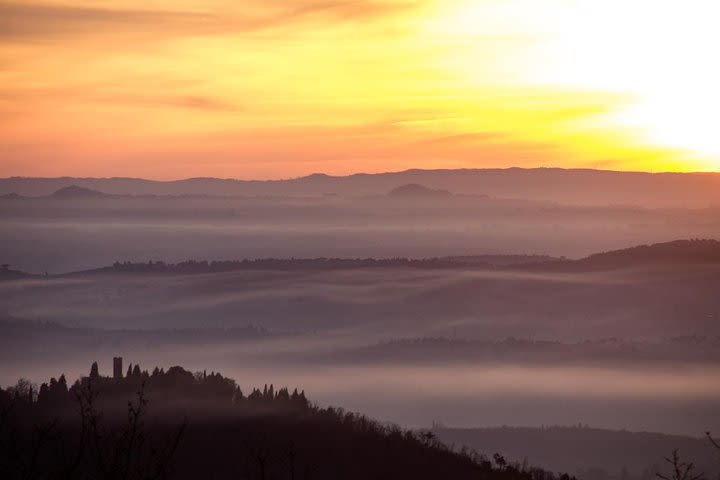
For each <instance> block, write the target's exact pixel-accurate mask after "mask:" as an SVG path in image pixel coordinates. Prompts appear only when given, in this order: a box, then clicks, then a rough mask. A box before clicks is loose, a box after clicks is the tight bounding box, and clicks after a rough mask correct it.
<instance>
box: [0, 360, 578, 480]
mask: <svg viewBox="0 0 720 480" xmlns="http://www.w3.org/2000/svg"><path fill="white" fill-rule="evenodd" d="M118 370H119V371H118V372H116V373H115V374H114V378H106V377H101V376H100V375H99V372H98V368H97V364H94V365H93V367H92V369H91V371H90V375H89V376H88V377H83V378H81V379H80V380H78V381H76V382H75V384H74V385H72V386H71V387H68V384H67V381H66V379H65V377H64V376H61V377H60V378H59V379H57V380H56V379H54V378H53V379H51V380H50V382H49V383H47V384H43V385H42V386H41V387H40V389H39V392H37V393H36V392H35V389H34V387H33V386H32V385H31V384H30V383H29V382H27V381H25V380H20V381H18V383H17V385H16V386H15V387H11V388H9V389H7V390H4V391H3V390H0V477H1V478H3V479H8V480H10V479H15V478H23V479H33V478H37V479H46V478H66V479H74V478H83V479H84V478H93V479H94V478H103V479H154V478H157V479H162V478H177V479H199V478H228V479H229V478H233V479H263V480H264V479H268V480H269V479H367V478H373V479H406V478H412V479H438V478H452V479H465V478H468V479H470V478H472V479H498V480H501V479H503V480H504V479H506V480H511V479H518V480H553V479H555V478H561V479H563V480H569V478H570V477H568V476H566V475H562V476H561V477H556V476H555V475H553V474H551V473H548V472H545V471H543V470H540V469H536V468H524V469H520V468H519V467H516V466H513V465H509V464H508V463H507V462H506V461H505V460H504V458H502V457H501V456H499V455H497V456H495V457H494V458H493V460H492V461H491V460H489V459H488V458H486V457H484V456H481V455H478V454H476V453H474V452H471V451H468V450H465V449H463V450H461V451H455V450H454V449H451V448H448V447H446V446H445V445H443V444H442V443H440V442H439V441H437V440H436V439H435V437H434V435H433V434H432V432H412V431H404V430H402V429H400V428H398V427H394V426H386V425H382V424H379V423H377V422H375V421H373V420H370V419H368V418H366V417H365V416H363V415H359V414H354V413H349V412H345V411H343V410H342V409H338V408H319V407H316V406H313V405H312V404H310V403H309V402H308V401H307V399H306V398H305V394H304V392H300V393H298V391H297V390H294V391H293V392H292V393H290V392H289V390H288V389H286V388H282V389H279V390H277V391H276V390H275V389H274V388H273V386H272V385H271V386H270V387H268V386H267V385H266V386H265V387H264V389H263V390H262V391H260V390H259V389H254V390H253V391H252V393H250V395H247V396H246V395H244V394H243V392H242V391H241V390H240V388H239V387H238V386H237V385H236V383H235V382H234V381H233V380H231V379H229V378H225V377H223V376H222V375H220V374H216V373H214V372H213V373H210V374H208V373H207V372H203V373H196V374H192V373H190V372H188V371H186V370H184V369H183V368H181V367H172V368H170V369H168V371H167V372H166V371H164V370H159V369H157V368H156V369H155V370H154V371H153V372H152V373H149V372H147V371H141V370H140V368H139V366H137V365H136V366H135V367H132V366H131V367H129V368H128V371H127V375H123V374H122V368H121V367H120V368H119V369H118Z"/></svg>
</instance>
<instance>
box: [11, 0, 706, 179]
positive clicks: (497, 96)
mask: <svg viewBox="0 0 720 480" xmlns="http://www.w3.org/2000/svg"><path fill="white" fill-rule="evenodd" d="M628 4H629V5H628ZM718 14H720V8H719V7H716V6H715V2H713V1H708V0H687V1H683V2H679V1H678V2H659V1H657V0H653V1H645V0H633V1H632V2H627V1H626V0H604V1H589V0H476V1H471V0H422V1H414V0H397V1H395V0H375V1H363V0H357V1H353V0H272V1H270V0H179V1H172V2H171V1H169V0H143V1H138V0H123V1H119V0H108V1H104V2H99V1H87V0H52V1H45V2H43V3H30V2H25V1H17V0H16V1H10V2H7V1H2V0H0V127H1V128H0V176H11V175H27V176H60V175H73V176H135V177H148V178H160V179H172V178H184V177H192V176H220V177H236V178H287V177H294V176H299V175H304V174H308V173H312V172H320V171H321V172H325V173H330V174H347V173H353V172H357V171H366V172H375V171H388V170H401V169H405V168H413V167H414V168H456V167H502V166H527V167H533V166H560V167H594V168H612V169H628V170H650V171H660V170H719V169H720V133H718V125H720V118H719V117H720V113H719V112H720V95H719V94H718V87H717V85H719V84H720V62H717V60H715V56H716V52H714V50H715V49H716V48H717V45H720V33H718V32H719V30H718V29H717V28H716V21H717V18H719V15H718Z"/></svg>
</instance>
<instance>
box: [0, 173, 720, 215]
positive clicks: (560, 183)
mask: <svg viewBox="0 0 720 480" xmlns="http://www.w3.org/2000/svg"><path fill="white" fill-rule="evenodd" d="M407 184H420V185H431V186H432V188H434V189H440V190H448V191H451V192H453V193H454V194H462V195H489V196H491V197H496V198H522V199H529V200H537V201H550V202H557V203H567V204H579V205H621V204H622V205H638V206H647V207H693V208H700V207H708V206H718V205H720V195H718V193H717V192H718V191H720V174H718V173H644V172H618V171H609V170H587V169H559V168H535V169H521V168H509V169H461V170H406V171H402V172H388V173H375V174H365V173H358V174H353V175H349V176H330V175H325V174H313V175H309V176H306V177H300V178H295V179H287V180H233V179H218V178H189V179H184V180H173V181H159V180H146V179H138V178H119V177H118V178H73V177H58V178H27V177H11V178H3V179H0V195H5V194H11V193H16V194H19V195H24V196H46V195H50V194H52V193H53V192H55V191H57V190H59V189H62V188H65V187H69V186H71V185H75V186H77V187H82V188H87V189H91V190H97V191H100V192H103V193H107V194H114V195H223V196H224V195H227V196H243V195H247V196H262V195H272V196H308V195H323V194H328V193H337V194H340V195H344V196H365V195H386V194H387V192H389V191H391V190H393V189H395V188H397V187H399V186H402V185H407Z"/></svg>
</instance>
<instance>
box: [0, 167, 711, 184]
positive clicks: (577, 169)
mask: <svg viewBox="0 0 720 480" xmlns="http://www.w3.org/2000/svg"><path fill="white" fill-rule="evenodd" d="M511 170H522V171H536V170H547V171H550V170H555V171H563V172H598V173H627V174H636V175H720V171H719V170H707V171H704V170H693V171H659V172H656V171H648V170H614V169H602V168H590V167H573V168H569V167H542V166H540V167H478V168H467V167H463V168H407V169H405V170H389V171H385V172H362V171H361V172H355V173H348V174H345V175H331V174H327V173H324V172H313V173H309V174H306V175H300V176H297V177H287V178H267V179H257V178H240V177H213V176H207V177H203V176H201V177H180V178H174V179H160V178H153V177H128V176H109V177H104V176H98V177H94V176H72V175H61V176H24V175H11V176H7V177H0V181H5V180H61V179H74V180H144V181H149V182H158V183H176V182H184V181H189V180H220V181H233V182H258V183H261V182H291V181H297V180H304V179H309V178H313V177H324V178H332V179H342V178H351V177H357V176H379V175H399V174H403V173H413V172H427V173H432V172H479V171H505V172H506V171H511Z"/></svg>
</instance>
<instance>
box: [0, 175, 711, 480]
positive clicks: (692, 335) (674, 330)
mask: <svg viewBox="0 0 720 480" xmlns="http://www.w3.org/2000/svg"><path fill="white" fill-rule="evenodd" d="M441 186H442V185H441ZM433 187H434V185H433ZM21 193H27V192H21ZM35 193H37V192H35ZM42 193H43V195H41V196H34V197H31V196H25V195H6V196H4V197H2V198H0V233H1V235H0V252H2V258H0V261H2V262H3V263H5V265H3V266H2V269H0V385H2V386H7V385H12V384H14V383H15V382H16V380H17V379H18V377H19V376H23V377H27V378H28V379H29V380H30V381H31V382H33V383H35V384H39V383H41V382H43V381H46V380H47V378H49V377H50V376H57V375H58V374H59V373H65V374H66V375H67V376H68V378H71V379H74V378H78V377H81V376H83V375H85V374H86V373H87V367H88V365H89V364H90V363H91V362H93V361H98V362H99V364H100V371H101V374H102V375H110V367H111V362H110V360H111V359H112V358H113V357H117V356H122V357H123V358H125V359H127V360H128V361H131V362H133V363H135V364H138V363H139V364H141V365H143V366H144V367H151V366H155V365H158V366H164V367H165V368H166V369H167V368H169V367H171V366H173V365H177V364H180V365H183V366H184V367H185V368H187V369H188V370H190V371H204V370H210V369H212V370H214V371H220V372H222V373H223V374H225V375H228V376H229V377H231V378H234V379H235V380H236V381H237V382H238V385H240V386H241V387H242V388H243V389H246V388H250V387H252V386H256V385H262V384H265V383H274V384H275V385H288V386H297V387H301V388H303V389H305V391H307V392H309V394H311V397H312V400H313V401H314V402H317V404H318V405H320V406H322V407H324V406H329V405H334V406H342V407H343V408H345V409H347V410H349V411H358V412H362V413H363V414H367V415H369V416H370V417H372V418H375V419H378V420H379V421H381V422H394V423H397V424H399V425H401V426H403V427H406V428H413V429H419V428H432V431H433V432H435V433H434V434H435V435H437V438H439V439H440V440H442V441H444V442H447V443H448V444H458V445H460V444H462V445H467V446H469V447H473V448H477V449H478V450H479V451H485V452H486V453H487V452H491V451H492V452H501V453H503V454H504V455H506V456H507V457H508V458H509V459H512V460H513V461H518V462H522V461H523V459H524V458H525V457H528V458H529V459H530V461H531V462H532V464H536V465H541V466H547V467H548V468H551V469H553V470H555V471H567V472H569V473H571V474H574V475H577V476H578V478H581V479H587V480H604V479H606V478H650V477H652V476H653V475H654V472H655V470H657V468H658V466H657V464H661V463H662V456H663V455H667V454H668V453H669V449H670V450H671V449H672V448H675V447H674V446H673V444H678V443H679V444H680V445H678V447H683V446H684V447H683V448H685V450H686V451H687V454H688V455H690V456H694V458H697V461H698V462H700V464H701V465H702V466H703V468H705V467H707V468H708V469H710V470H708V471H712V470H711V469H712V468H714V467H713V465H714V464H713V462H712V461H711V459H712V458H713V457H712V454H713V453H714V451H713V450H712V449H710V450H709V451H708V449H707V448H706V447H708V444H707V442H706V441H705V440H703V439H701V438H700V437H702V436H703V435H704V432H705V431H708V430H709V431H720V417H718V415H717V411H718V407H719V406H720V383H719V382H718V381H717V379H718V378H720V323H718V318H720V295H718V291H719V289H718V287H719V286H720V243H719V242H717V241H714V240H689V239H693V238H718V237H720V215H718V214H719V213H720V210H718V208H717V207H712V206H708V207H703V208H700V207H698V206H694V207H693V208H687V207H686V206H682V205H675V206H673V205H662V206H660V205H654V206H647V205H645V206H633V205H618V204H615V203H614V202H608V203H607V205H597V204H593V203H594V202H591V201H587V202H576V203H574V204H563V203H553V202H550V201H547V200H541V199H537V198H536V199H518V198H515V199H512V198H495V197H490V196H484V195H481V194H474V193H473V194H457V193H454V192H449V191H446V190H442V189H438V188H430V187H427V186H423V185H414V184H409V185H398V186H397V187H396V188H394V189H391V190H388V191H387V192H386V193H384V194H370V193H372V192H370V193H368V194H355V195H337V194H332V195H330V194H326V195H323V194H322V192H315V194H312V195H311V194H307V195H304V196H297V195H296V196H291V195H282V196H243V197H241V196H227V197H219V196H212V195H205V194H203V195H197V194H193V195H190V194H178V195H176V194H174V192H173V194H172V195H164V194H155V193H148V194H143V195H137V194H132V195H131V194H126V193H118V194H112V195H110V194H106V193H103V192H99V191H94V190H88V189H86V188H84V187H83V188H81V187H64V188H62V189H61V190H59V191H58V192H56V193H51V194H45V193H46V192H42ZM361 193H362V192H361ZM679 239H685V240H679ZM644 244H652V245H650V246H640V247H636V248H632V247H635V246H637V245H644ZM578 424H580V425H581V427H582V428H576V427H574V426H577V425H578ZM585 425H589V426H590V427H591V428H586V427H584V426H585ZM502 426H507V428H501V427H502ZM541 426H557V427H552V428H553V429H555V430H552V429H551V430H546V429H545V427H541ZM567 426H573V427H572V428H569V430H568V431H566V430H563V428H565V427H567ZM558 429H559V430H558ZM611 430H612V432H609V431H611ZM548 431H550V432H556V433H557V432H560V434H561V436H563V437H562V438H563V440H562V441H560V440H558V439H557V438H555V437H553V436H551V438H549V439H548V438H545V437H542V435H549V433H548ZM537 432H540V433H537ZM630 432H658V435H659V437H658V438H659V440H658V439H656V440H657V441H656V442H655V440H653V442H655V443H652V445H656V446H657V448H658V450H659V451H657V462H655V463H653V462H652V461H651V457H652V451H650V450H649V449H648V448H647V443H646V440H647V438H645V437H638V436H633V435H634V434H631V433H630ZM511 433H512V435H513V436H511V437H508V435H510V434H511ZM560 434H559V435H560ZM611 434H612V435H619V437H618V438H617V439H615V440H613V441H612V442H610V443H614V444H618V445H622V446H624V450H625V451H630V452H640V451H642V452H643V453H642V455H640V454H639V453H638V455H637V456H636V457H635V459H634V460H633V458H624V457H623V459H622V461H620V460H617V455H615V454H614V453H613V454H610V453H607V455H606V456H605V457H603V454H601V452H599V451H593V452H590V453H587V452H586V453H583V454H580V453H578V456H575V457H572V458H574V460H572V461H571V458H570V457H563V455H562V454H561V453H558V451H557V449H556V450H552V448H549V447H548V449H545V450H544V449H543V448H541V447H542V446H543V445H570V444H572V443H573V440H572V439H573V438H574V439H576V441H578V442H581V443H582V442H585V443H582V444H586V443H587V442H590V443H592V442H596V443H597V442H600V443H603V442H609V441H608V440H607V439H606V437H605V436H606V435H611ZM669 434H673V435H681V436H682V437H680V436H677V437H673V436H668V435H669ZM538 435H540V436H538ZM553 435H554V434H553ZM506 437H507V438H506ZM494 438H496V439H497V441H496V442H493V439H494ZM543 438H545V439H544V440H543ZM579 439H585V440H579ZM533 442H534V443H533ZM558 442H559V443H558ZM562 442H566V443H562ZM558 448H560V447H558ZM562 448H565V447H562ZM562 448H561V450H562ZM568 448H569V447H568ZM660 450H662V451H660ZM524 451H525V452H526V453H523V452H524ZM603 451H604V450H603ZM618 455H619V454H618ZM630 456H631V457H632V455H630ZM609 458H612V459H613V460H612V461H610V460H608V459H609ZM602 468H604V469H605V470H604V471H601V472H600V473H598V472H599V470H598V469H602ZM622 471H626V474H624V475H625V477H623V474H622ZM603 472H604V473H603ZM627 472H629V473H627Z"/></svg>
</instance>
